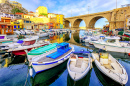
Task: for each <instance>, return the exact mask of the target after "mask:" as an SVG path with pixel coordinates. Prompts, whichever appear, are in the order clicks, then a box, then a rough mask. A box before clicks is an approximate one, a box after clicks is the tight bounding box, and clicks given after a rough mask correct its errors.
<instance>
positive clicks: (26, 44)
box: [22, 40, 36, 46]
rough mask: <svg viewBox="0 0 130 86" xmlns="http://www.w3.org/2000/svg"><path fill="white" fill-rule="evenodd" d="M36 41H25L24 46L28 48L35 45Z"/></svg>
mask: <svg viewBox="0 0 130 86" xmlns="http://www.w3.org/2000/svg"><path fill="white" fill-rule="evenodd" d="M35 41H36V40H32V41H24V43H23V44H22V45H24V46H28V45H33V44H34V43H35Z"/></svg>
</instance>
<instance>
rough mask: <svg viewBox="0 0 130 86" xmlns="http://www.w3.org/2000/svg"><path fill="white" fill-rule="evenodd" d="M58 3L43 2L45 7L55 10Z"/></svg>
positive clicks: (49, 0)
mask: <svg viewBox="0 0 130 86" xmlns="http://www.w3.org/2000/svg"><path fill="white" fill-rule="evenodd" d="M56 3H57V1H53V0H46V1H44V2H43V6H46V7H47V8H50V9H51V8H53V7H54V6H56Z"/></svg>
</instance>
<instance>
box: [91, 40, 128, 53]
mask: <svg viewBox="0 0 130 86" xmlns="http://www.w3.org/2000/svg"><path fill="white" fill-rule="evenodd" d="M92 43H93V45H94V46H95V47H96V48H99V49H103V50H106V51H113V52H121V53H130V48H127V47H118V46H112V45H105V44H98V43H94V42H92Z"/></svg>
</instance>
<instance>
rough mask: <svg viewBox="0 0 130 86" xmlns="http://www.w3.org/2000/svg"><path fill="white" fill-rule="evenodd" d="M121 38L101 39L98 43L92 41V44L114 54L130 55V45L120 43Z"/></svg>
mask: <svg viewBox="0 0 130 86" xmlns="http://www.w3.org/2000/svg"><path fill="white" fill-rule="evenodd" d="M119 40H120V38H119V37H115V36H112V37H110V36H109V37H105V39H99V40H98V41H91V43H92V44H93V45H94V46H95V47H96V48H99V49H103V50H106V51H112V52H121V53H130V44H129V43H125V42H120V41H119Z"/></svg>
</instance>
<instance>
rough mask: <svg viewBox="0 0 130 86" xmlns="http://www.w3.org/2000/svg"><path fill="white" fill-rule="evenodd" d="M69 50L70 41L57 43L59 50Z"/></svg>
mask: <svg viewBox="0 0 130 86" xmlns="http://www.w3.org/2000/svg"><path fill="white" fill-rule="evenodd" d="M68 50H69V43H60V44H57V52H67V51H68Z"/></svg>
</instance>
